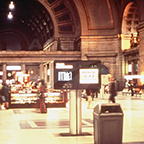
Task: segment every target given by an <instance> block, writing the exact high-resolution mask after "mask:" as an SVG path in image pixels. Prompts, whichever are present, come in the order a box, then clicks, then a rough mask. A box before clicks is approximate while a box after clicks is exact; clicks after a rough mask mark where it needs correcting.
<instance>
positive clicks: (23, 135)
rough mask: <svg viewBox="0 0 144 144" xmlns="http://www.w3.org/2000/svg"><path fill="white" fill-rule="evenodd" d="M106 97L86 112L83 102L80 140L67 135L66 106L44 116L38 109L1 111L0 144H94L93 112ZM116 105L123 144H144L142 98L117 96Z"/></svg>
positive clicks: (143, 108)
mask: <svg viewBox="0 0 144 144" xmlns="http://www.w3.org/2000/svg"><path fill="white" fill-rule="evenodd" d="M107 99H108V95H107V94H105V95H104V97H103V99H101V98H97V99H95V100H94V101H92V103H91V108H90V109H87V101H85V100H84V99H82V132H83V133H88V134H86V135H81V136H70V135H63V134H66V133H67V134H69V131H70V130H69V105H68V104H67V107H66V108H48V113H47V114H42V113H39V109H9V110H0V144H94V134H93V133H94V132H93V131H94V130H93V108H94V107H95V106H96V105H97V104H98V103H107V102H108V100H107ZM116 102H117V103H119V104H120V105H121V107H122V109H123V113H124V117H123V139H122V141H123V144H144V95H142V96H141V97H139V96H134V97H131V96H123V95H122V94H121V92H119V94H118V96H117V97H116Z"/></svg>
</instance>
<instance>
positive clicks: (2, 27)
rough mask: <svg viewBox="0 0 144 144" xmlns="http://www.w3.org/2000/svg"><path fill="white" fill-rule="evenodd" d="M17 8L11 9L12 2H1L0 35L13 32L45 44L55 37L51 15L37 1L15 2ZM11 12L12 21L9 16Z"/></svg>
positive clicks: (3, 0)
mask: <svg viewBox="0 0 144 144" xmlns="http://www.w3.org/2000/svg"><path fill="white" fill-rule="evenodd" d="M13 2H14V4H15V8H14V9H13V10H10V9H9V7H8V6H9V3H10V0H0V34H1V35H2V33H5V32H6V33H8V32H11V33H12V32H13V33H17V34H19V35H21V34H22V35H23V37H26V38H27V39H28V40H31V39H38V40H39V42H40V44H42V45H43V44H44V42H46V41H47V40H48V39H49V38H51V37H52V36H53V33H54V26H53V22H52V19H51V16H50V14H49V13H48V11H47V10H46V8H45V7H44V6H43V5H42V4H41V3H39V2H38V1H37V0H13ZM9 12H11V13H12V14H13V18H12V19H8V18H7V15H8V13H9Z"/></svg>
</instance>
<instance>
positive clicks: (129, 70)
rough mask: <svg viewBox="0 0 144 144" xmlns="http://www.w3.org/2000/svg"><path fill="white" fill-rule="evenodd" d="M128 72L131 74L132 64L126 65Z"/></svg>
mask: <svg viewBox="0 0 144 144" xmlns="http://www.w3.org/2000/svg"><path fill="white" fill-rule="evenodd" d="M128 72H132V64H129V65H128Z"/></svg>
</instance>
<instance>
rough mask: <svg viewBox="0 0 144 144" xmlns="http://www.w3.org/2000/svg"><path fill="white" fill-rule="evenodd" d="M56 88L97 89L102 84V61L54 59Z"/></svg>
mask: <svg viewBox="0 0 144 144" xmlns="http://www.w3.org/2000/svg"><path fill="white" fill-rule="evenodd" d="M53 66H54V89H86V88H90V89H93V88H94V89H96V88H98V89H99V88H100V86H101V72H100V70H101V62H100V61H54V63H53Z"/></svg>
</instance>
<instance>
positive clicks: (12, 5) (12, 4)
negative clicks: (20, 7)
mask: <svg viewBox="0 0 144 144" xmlns="http://www.w3.org/2000/svg"><path fill="white" fill-rule="evenodd" d="M14 7H15V6H14V3H13V1H11V2H10V4H9V8H10V9H14Z"/></svg>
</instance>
